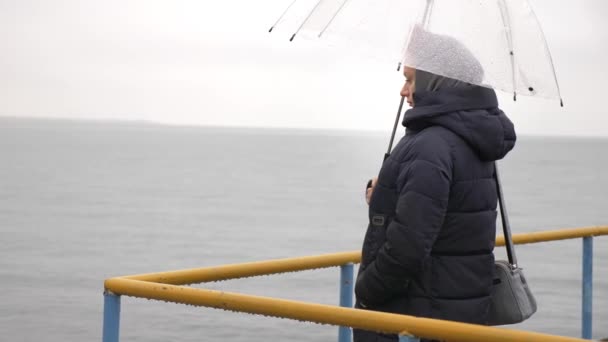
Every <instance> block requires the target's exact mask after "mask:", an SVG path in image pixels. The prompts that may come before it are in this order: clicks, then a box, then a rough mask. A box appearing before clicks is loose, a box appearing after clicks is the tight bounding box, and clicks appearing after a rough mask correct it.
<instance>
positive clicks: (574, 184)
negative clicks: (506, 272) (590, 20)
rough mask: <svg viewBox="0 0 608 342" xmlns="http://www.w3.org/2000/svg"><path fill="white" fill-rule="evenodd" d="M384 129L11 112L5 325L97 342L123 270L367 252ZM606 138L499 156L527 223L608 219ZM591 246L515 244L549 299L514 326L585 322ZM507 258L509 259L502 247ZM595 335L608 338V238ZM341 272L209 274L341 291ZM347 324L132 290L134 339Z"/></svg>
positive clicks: (324, 330) (4, 141)
mask: <svg viewBox="0 0 608 342" xmlns="http://www.w3.org/2000/svg"><path fill="white" fill-rule="evenodd" d="M387 141H388V138H387V137H386V136H384V135H383V134H370V133H361V132H333V131H299V130H270V129H221V128H187V127H167V126H157V125H150V124H144V123H141V124H140V123H133V124H124V123H121V124H119V123H104V122H96V123H89V122H76V121H49V120H24V119H20V120H17V119H6V118H5V119H0V156H1V158H2V162H1V164H0V241H1V245H0V246H1V247H0V277H1V279H2V280H1V283H0V284H1V288H2V291H0V303H2V304H0V331H1V332H2V340H6V341H41V340H44V341H49V342H59V341H100V340H101V323H102V303H103V299H102V291H103V280H104V279H105V278H109V277H112V276H119V275H126V274H134V273H146V272H156V271H164V270H173V269H181V268H193V267H201V266H210V265H218V264H225V263H236V262H246V261H255V260H263V259H271V258H282V257H289V256H303V255H312V254H320V253H331V252H340V251H350V250H357V249H359V248H360V245H361V242H362V239H363V235H364V233H365V228H366V205H365V203H364V200H363V187H364V185H365V182H366V180H367V179H368V178H369V177H371V176H373V175H374V174H375V173H377V171H378V167H379V165H380V161H381V159H382V153H383V152H384V149H385V144H386V143H387ZM606 151H608V140H593V139H563V138H522V139H520V141H519V142H518V145H517V146H516V149H515V150H514V151H513V152H512V154H510V155H509V156H508V157H507V159H505V160H504V161H503V162H501V164H500V165H501V168H502V170H503V172H502V175H503V178H504V189H505V195H506V198H507V201H508V202H507V204H508V208H509V211H510V219H511V224H512V226H513V229H514V231H515V232H516V233H517V232H530V231H541V230H548V229H556V228H566V227H579V226H591V225H607V224H608V209H607V208H608V195H607V194H608V192H607V191H608V177H606V175H605V174H606V173H605V170H606V168H607V167H608V153H606ZM581 244H582V243H581V241H580V240H573V241H561V242H555V243H543V244H537V245H526V246H518V247H517V252H518V257H519V261H520V264H521V265H522V266H523V267H524V268H525V272H526V275H527V277H528V280H529V282H530V283H531V286H532V289H533V290H534V293H535V295H536V297H537V300H538V302H539V310H538V312H537V313H536V315H535V316H533V317H532V318H531V319H530V320H529V321H527V322H525V323H524V324H520V325H517V326H515V328H521V329H529V330H534V331H540V332H546V333H552V334H561V335H569V336H579V335H580V292H581V287H580V277H581V265H580V264H581V260H580V256H581ZM497 255H498V256H499V257H501V256H502V257H504V250H503V249H498V250H497ZM594 275H595V281H594V286H595V288H594V314H595V316H594V331H595V333H594V335H595V337H598V338H599V337H604V336H608V324H606V322H608V237H606V238H598V239H595V269H594ZM338 276H339V270H338V269H337V268H333V269H328V270H319V271H310V272H302V273H295V274H287V275H279V276H268V277H261V278H253V279H244V280H237V281H228V282H221V283H212V284H207V285H206V287H208V288H213V289H222V290H229V291H240V292H244V293H249V294H257V295H266V296H276V297H282V298H290V299H297V300H306V301H312V302H318V303H326V304H336V303H337V301H338ZM336 332H337V329H336V328H335V327H331V326H321V325H314V324H305V323H299V322H293V321H288V320H282V319H275V318H264V317H259V316H252V315H246V314H239V313H230V312H223V311H219V310H213V309H207V308H195V307H190V306H184V305H177V304H170V303H163V302H156V301H148V300H142V299H135V298H123V300H122V320H121V339H122V340H123V341H218V340H222V341H268V340H277V341H279V340H288V339H289V340H292V341H334V340H336Z"/></svg>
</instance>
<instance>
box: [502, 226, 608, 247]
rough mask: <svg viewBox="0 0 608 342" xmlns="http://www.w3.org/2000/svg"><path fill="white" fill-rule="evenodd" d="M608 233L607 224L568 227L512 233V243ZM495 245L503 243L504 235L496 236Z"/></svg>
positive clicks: (520, 243) (518, 243) (519, 243)
mask: <svg viewBox="0 0 608 342" xmlns="http://www.w3.org/2000/svg"><path fill="white" fill-rule="evenodd" d="M600 235H608V226H595V227H582V228H569V229H559V230H547V231H543V232H535V233H523V234H514V235H513V243H514V244H517V245H523V244H527V243H538V242H547V241H557V240H568V239H576V238H583V237H588V236H600ZM496 245H497V246H504V245H505V237H504V236H499V237H497V238H496Z"/></svg>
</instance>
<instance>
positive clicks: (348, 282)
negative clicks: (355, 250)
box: [338, 263, 355, 342]
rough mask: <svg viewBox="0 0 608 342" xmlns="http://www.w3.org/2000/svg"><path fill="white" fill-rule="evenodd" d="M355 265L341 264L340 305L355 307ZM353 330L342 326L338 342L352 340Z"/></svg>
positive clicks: (349, 341)
mask: <svg viewBox="0 0 608 342" xmlns="http://www.w3.org/2000/svg"><path fill="white" fill-rule="evenodd" d="M354 270H355V265H353V264H352V263H348V264H346V265H342V266H340V306H343V307H347V308H352V307H353V290H354V284H353V283H354V275H355V271H354ZM352 340H353V332H352V330H351V328H350V327H340V328H339V330H338V342H351V341H352Z"/></svg>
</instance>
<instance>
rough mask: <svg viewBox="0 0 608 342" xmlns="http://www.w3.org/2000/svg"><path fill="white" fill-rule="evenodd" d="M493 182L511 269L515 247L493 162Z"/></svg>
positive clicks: (496, 166)
mask: <svg viewBox="0 0 608 342" xmlns="http://www.w3.org/2000/svg"><path fill="white" fill-rule="evenodd" d="M494 180H495V181H496V194H497V195H498V205H499V206H500V218H501V220H502V230H503V232H504V236H505V247H506V248H507V257H508V258H509V264H511V267H513V268H517V258H516V257H515V247H514V246H513V239H512V237H511V226H510V225H509V216H508V215H507V207H506V205H505V199H504V197H503V194H502V185H501V184H500V176H499V174H498V165H497V163H496V162H494Z"/></svg>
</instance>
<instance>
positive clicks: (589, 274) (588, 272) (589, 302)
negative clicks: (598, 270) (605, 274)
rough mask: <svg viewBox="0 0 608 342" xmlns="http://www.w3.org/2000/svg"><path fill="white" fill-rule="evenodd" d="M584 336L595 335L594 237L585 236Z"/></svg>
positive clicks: (588, 337) (587, 337)
mask: <svg viewBox="0 0 608 342" xmlns="http://www.w3.org/2000/svg"><path fill="white" fill-rule="evenodd" d="M582 311H583V312H582V332H583V338H585V339H589V340H590V339H591V337H592V335H593V328H592V326H593V237H592V236H588V237H584V238H583V303H582Z"/></svg>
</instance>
